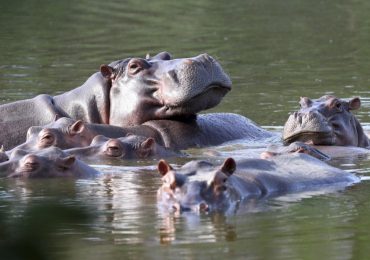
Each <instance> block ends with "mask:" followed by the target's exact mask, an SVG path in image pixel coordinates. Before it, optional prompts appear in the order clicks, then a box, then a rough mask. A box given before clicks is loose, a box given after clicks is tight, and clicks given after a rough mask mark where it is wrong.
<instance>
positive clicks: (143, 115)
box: [0, 52, 231, 150]
mask: <svg viewBox="0 0 370 260" xmlns="http://www.w3.org/2000/svg"><path fill="white" fill-rule="evenodd" d="M230 89H231V81H230V79H229V77H228V76H227V75H226V73H225V72H224V71H223V69H222V68H221V66H220V64H219V63H218V62H217V61H216V60H214V59H213V58H212V57H210V56H209V55H207V54H202V55H199V56H197V57H193V58H184V59H172V57H171V55H170V54H168V53H166V52H163V53H160V54H158V55H156V56H154V57H152V58H147V59H142V58H128V59H124V60H119V61H115V62H112V63H111V64H109V65H103V66H101V68H100V71H99V72H97V73H94V74H93V75H92V76H91V77H90V78H89V79H88V80H87V81H86V82H85V83H84V84H83V85H82V86H80V87H78V88H76V89H73V90H71V91H69V92H66V93H63V94H61V95H57V96H49V95H39V96H36V97H35V98H32V99H27V100H22V101H17V102H13V103H9V104H5V105H2V106H0V129H1V133H0V144H3V145H4V146H5V149H6V150H9V149H10V148H12V147H14V146H15V145H17V144H20V143H21V142H23V141H24V136H25V134H26V131H27V129H28V128H29V127H31V126H38V125H45V124H48V123H50V122H51V121H53V118H54V116H55V115H59V116H66V117H70V118H73V119H75V120H83V121H85V122H89V123H99V124H110V125H116V126H129V125H138V124H142V123H144V122H146V121H149V120H156V119H174V118H180V119H186V118H192V117H194V116H195V114H196V113H197V112H199V111H202V110H205V109H208V108H211V107H214V106H215V105H217V104H218V103H219V102H220V101H221V99H222V98H223V96H224V95H225V94H226V93H227V92H228V91H229V90H230Z"/></svg>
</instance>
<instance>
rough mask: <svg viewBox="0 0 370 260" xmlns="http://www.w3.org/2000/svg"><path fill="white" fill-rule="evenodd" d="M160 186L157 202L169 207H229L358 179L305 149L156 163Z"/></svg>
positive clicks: (213, 208)
mask: <svg viewBox="0 0 370 260" xmlns="http://www.w3.org/2000/svg"><path fill="white" fill-rule="evenodd" d="M158 171H159V173H160V175H161V176H162V182H163V184H162V186H161V187H160V188H159V189H158V192H157V198H158V203H159V205H160V206H162V208H164V209H165V210H170V211H173V210H174V211H177V212H182V211H186V210H191V211H225V212H226V211H229V210H234V209H236V207H237V205H238V203H239V202H241V201H243V200H246V199H252V198H253V199H258V198H266V197H272V196H279V195H284V194H286V193H297V192H303V191H317V190H323V191H325V188H327V189H328V188H330V190H332V189H333V188H338V189H339V188H343V187H345V186H347V185H350V184H353V183H356V182H359V181H360V179H359V178H358V177H357V176H355V175H353V174H351V173H348V172H346V171H343V170H340V169H337V168H334V167H331V166H329V165H328V164H326V163H324V162H322V161H320V160H318V159H316V158H314V157H312V156H310V155H307V154H304V153H291V154H285V155H280V156H275V157H272V158H271V159H270V160H264V159H244V160H241V161H238V162H236V161H235V160H234V159H232V158H228V159H226V160H225V161H224V162H223V163H222V164H221V165H214V164H213V163H209V162H205V161H190V162H188V163H187V164H185V165H184V166H182V167H181V168H179V169H174V168H173V167H172V166H170V165H169V164H168V163H167V162H166V161H164V160H161V161H160V162H159V163H158Z"/></svg>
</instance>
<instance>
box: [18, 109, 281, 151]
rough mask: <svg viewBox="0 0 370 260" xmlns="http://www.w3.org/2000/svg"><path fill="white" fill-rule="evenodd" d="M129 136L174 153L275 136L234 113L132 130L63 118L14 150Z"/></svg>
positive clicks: (79, 144) (149, 124) (70, 145)
mask: <svg viewBox="0 0 370 260" xmlns="http://www.w3.org/2000/svg"><path fill="white" fill-rule="evenodd" d="M127 134H134V135H139V136H144V137H147V138H149V137H150V138H153V139H154V140H155V141H156V143H158V144H159V145H161V146H164V147H166V148H168V149H173V150H182V149H187V148H189V147H204V146H211V145H219V144H221V143H224V142H227V141H231V140H235V139H241V138H247V139H249V140H262V139H266V138H270V137H272V136H274V135H273V134H272V133H269V132H268V131H266V130H264V129H262V128H261V127H259V126H257V125H256V124H255V123H254V122H252V121H251V120H249V119H247V118H245V117H243V116H241V115H237V114H231V113H211V114H203V115H197V116H196V117H195V118H194V119H192V120H190V121H185V122H184V121H177V120H152V121H148V122H145V123H144V124H142V125H138V126H128V127H117V126H111V125H104V124H90V123H84V122H83V121H81V120H77V121H76V120H73V119H70V118H66V117H62V118H59V119H57V120H56V121H55V122H52V123H50V124H48V125H46V126H44V127H42V126H33V127H31V128H30V129H29V130H28V132H27V140H26V142H25V143H23V144H21V145H19V146H17V147H16V148H14V149H22V150H28V151H35V150H39V149H42V148H45V147H49V146H57V147H59V148H61V149H68V148H74V147H86V146H88V145H90V143H91V141H92V140H93V138H94V137H95V136H97V135H104V136H106V137H110V138H118V137H124V136H126V135H127Z"/></svg>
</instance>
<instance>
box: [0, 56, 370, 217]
mask: <svg viewBox="0 0 370 260" xmlns="http://www.w3.org/2000/svg"><path fill="white" fill-rule="evenodd" d="M230 90H231V80H230V78H229V77H228V75H227V74H226V73H225V72H224V71H223V69H222V67H221V65H220V64H219V63H218V62H217V61H216V60H215V59H214V58H212V57H211V56H209V55H207V54H201V55H199V56H196V57H192V58H182V59H173V58H172V57H171V55H170V54H169V53H167V52H161V53H159V54H157V55H155V56H153V57H149V56H147V57H146V58H127V59H123V60H118V61H114V62H112V63H110V64H109V65H102V66H101V67H100V71H98V72H96V73H94V74H93V75H92V76H91V77H89V78H88V79H87V81H86V82H85V83H84V84H83V85H81V86H80V87H77V88H75V89H73V90H70V91H68V92H66V93H63V94H60V95H57V96H50V95H45V94H43V95H38V96H36V97H34V98H32V99H27V100H20V101H16V102H13V103H8V104H4V105H1V106H0V145H2V147H3V148H2V151H0V176H1V177H12V178H14V177H19V178H37V177H75V178H88V177H93V176H96V175H97V174H99V173H98V172H97V170H96V169H94V168H92V167H90V166H89V165H88V164H87V163H86V162H88V161H91V160H94V161H96V160H110V159H114V160H117V159H136V158H158V159H161V160H160V161H159V162H158V166H157V168H158V172H159V173H160V175H161V176H162V181H163V184H162V186H161V187H160V188H159V189H158V193H157V197H158V202H159V204H160V205H162V206H163V207H164V208H167V209H169V210H175V211H179V212H181V211H184V210H194V211H210V210H227V209H228V208H229V207H230V206H231V205H235V204H236V203H238V202H240V201H241V200H244V199H248V198H261V197H268V196H275V195H278V194H285V193H288V192H300V191H306V190H313V189H318V188H320V187H329V186H338V187H340V186H342V187H345V186H347V185H351V184H353V183H356V182H359V181H360V178H359V177H358V176H356V175H354V174H352V173H349V172H346V171H343V170H340V169H338V168H335V167H332V166H329V165H328V164H327V163H326V162H324V160H327V159H328V158H330V157H333V156H336V155H338V154H341V153H342V152H343V151H347V152H348V150H350V151H356V150H357V149H360V150H361V151H365V152H366V151H368V150H367V149H368V148H369V147H370V141H369V138H368V136H367V135H366V133H365V132H364V130H363V128H362V127H361V125H360V123H359V121H358V120H357V119H356V117H355V116H354V115H353V114H352V113H351V110H356V109H358V108H359V107H360V105H361V101H360V99H359V98H353V99H350V100H343V99H339V98H336V97H335V96H329V95H328V96H323V97H321V98H319V99H315V100H313V99H309V98H307V97H301V100H300V106H301V108H300V110H299V111H296V112H294V113H292V114H291V115H290V116H289V118H288V120H287V122H286V124H285V126H284V131H283V134H282V137H283V140H282V143H281V146H280V147H278V148H276V147H275V149H267V150H266V151H265V152H264V153H263V154H262V155H261V158H255V159H243V160H234V159H233V158H227V159H225V160H224V161H223V163H222V164H221V165H215V164H213V163H210V162H207V161H190V162H188V163H186V164H185V165H183V166H182V167H180V168H178V169H175V168H173V167H172V166H171V165H170V164H169V163H168V162H166V161H165V160H164V159H162V158H165V157H171V156H183V155H184V154H183V152H181V151H182V150H184V149H188V148H192V147H195V148H197V147H208V146H215V145H220V144H223V143H225V142H229V141H233V140H238V139H244V140H251V141H257V142H258V141H262V140H267V139H269V138H271V137H273V136H275V135H276V133H272V132H269V131H267V130H264V129H262V128H261V127H259V126H258V125H256V124H255V123H254V122H252V121H251V120H249V119H247V118H245V117H244V116H241V115H238V114H233V113H209V114H197V113H198V112H200V111H203V110H206V109H209V108H212V107H214V106H216V105H217V104H219V102H220V101H221V100H222V98H223V97H224V96H225V95H226V94H227V93H228V92H229V91H230Z"/></svg>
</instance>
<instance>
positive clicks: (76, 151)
mask: <svg viewBox="0 0 370 260" xmlns="http://www.w3.org/2000/svg"><path fill="white" fill-rule="evenodd" d="M64 151H65V152H66V153H68V154H71V155H75V156H76V157H77V158H78V159H80V160H84V161H85V160H90V161H91V160H94V161H95V162H96V160H107V159H119V160H123V159H147V158H164V157H174V156H176V157H179V156H184V154H181V153H180V152H175V151H172V150H169V149H166V148H164V147H163V146H161V145H159V144H157V143H156V142H155V140H154V139H153V138H151V137H148V138H147V137H143V136H137V135H128V136H125V137H120V138H108V137H105V136H102V135H97V136H95V138H94V139H93V140H92V142H91V144H90V145H89V146H87V147H79V148H72V149H68V150H64Z"/></svg>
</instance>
